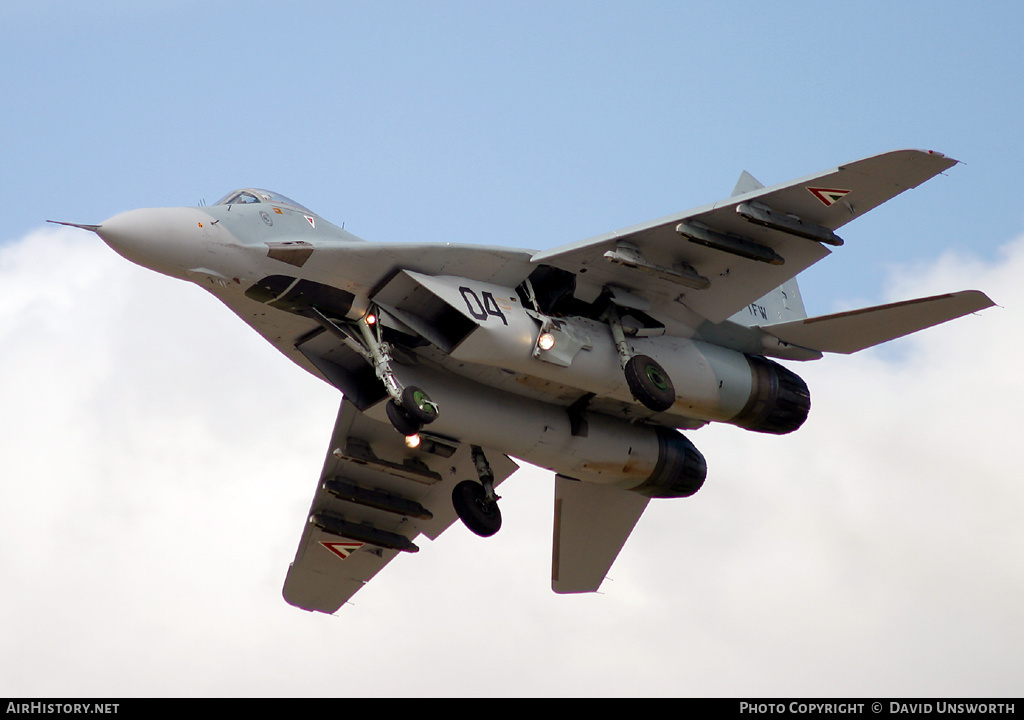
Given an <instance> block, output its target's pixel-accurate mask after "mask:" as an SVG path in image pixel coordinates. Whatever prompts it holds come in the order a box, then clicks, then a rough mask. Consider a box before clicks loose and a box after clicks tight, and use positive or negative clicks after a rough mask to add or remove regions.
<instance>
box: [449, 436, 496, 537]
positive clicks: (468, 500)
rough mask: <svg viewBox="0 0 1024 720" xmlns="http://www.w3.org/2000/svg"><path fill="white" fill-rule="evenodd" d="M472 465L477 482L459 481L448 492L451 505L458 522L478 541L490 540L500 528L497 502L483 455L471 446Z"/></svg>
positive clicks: (482, 452) (491, 477) (488, 467)
mask: <svg viewBox="0 0 1024 720" xmlns="http://www.w3.org/2000/svg"><path fill="white" fill-rule="evenodd" d="M473 464H474V465H475V466H476V472H477V475H478V476H479V477H480V482H476V481H474V480H463V481H462V482H460V483H459V484H458V485H456V486H455V487H454V489H452V505H454V506H455V512H456V513H458V515H459V519H460V520H462V522H463V523H464V524H465V525H466V527H468V528H469V529H470V530H471V531H472V532H474V533H476V534H477V535H479V536H480V537H490V536H491V535H493V534H494V533H496V532H498V530H499V529H500V528H501V510H499V509H498V500H499V499H500V498H499V497H498V496H497V495H495V493H494V473H493V472H492V471H491V466H490V464H489V463H488V462H487V458H486V457H485V456H484V451H483V450H482V449H480V448H479V447H478V446H476V445H474V446H473Z"/></svg>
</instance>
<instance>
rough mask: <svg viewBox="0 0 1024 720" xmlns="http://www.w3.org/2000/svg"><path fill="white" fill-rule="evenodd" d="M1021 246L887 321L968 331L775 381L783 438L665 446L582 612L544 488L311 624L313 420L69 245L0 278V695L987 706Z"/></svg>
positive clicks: (17, 252) (191, 326)
mask: <svg viewBox="0 0 1024 720" xmlns="http://www.w3.org/2000/svg"><path fill="white" fill-rule="evenodd" d="M1022 273H1024V240H1017V241H1015V242H1012V243H1009V244H1007V245H1006V247H1005V255H1004V258H1003V259H1002V261H1001V262H999V263H997V264H992V265H989V264H985V263H982V262H979V261H977V260H973V259H971V258H970V257H960V258H953V257H944V258H941V259H939V260H938V261H936V262H935V263H933V264H930V265H927V266H924V267H920V268H913V269H909V270H906V271H904V272H901V273H899V274H898V275H897V276H895V277H894V280H893V282H892V293H893V298H892V299H896V298H897V297H899V298H905V297H910V296H914V295H927V294H934V293H936V292H945V291H949V290H958V289H963V288H966V287H977V288H979V289H982V290H985V291H987V292H988V293H989V294H990V295H991V296H992V297H993V299H995V300H996V301H997V302H998V303H1000V304H1001V305H1002V306H1003V307H1002V308H994V309H991V310H988V311H986V312H984V313H981V314H979V315H978V316H976V317H969V318H965V319H962V320H960V321H957V322H954V323H950V324H949V325H947V326H944V327H940V328H936V329H932V330H929V331H926V332H925V333H922V334H920V335H919V336H916V337H914V338H910V339H905V340H902V341H899V343H898V345H896V346H895V347H894V348H892V349H891V350H890V349H885V350H882V351H872V352H869V353H864V354H861V355H859V356H855V357H849V358H847V357H831V358H827V359H826V360H825V361H823V362H820V363H814V364H806V365H794V366H793V367H794V369H796V370H797V371H798V372H799V373H800V374H801V375H803V376H804V377H805V378H806V379H807V380H808V383H809V385H810V386H811V390H812V397H813V402H814V407H813V408H812V411H811V417H810V420H809V421H808V423H807V425H806V426H805V427H804V428H802V429H801V430H800V431H799V432H797V433H795V434H794V435H792V436H787V437H781V438H779V437H765V436H760V435H756V434H751V433H746V432H744V431H741V430H738V429H734V428H730V427H722V428H709V429H706V430H701V431H699V432H696V433H693V434H692V435H691V437H692V439H693V440H694V442H695V443H696V444H697V446H698V447H699V448H700V449H701V450H702V452H704V454H705V455H706V457H707V459H708V464H709V468H710V472H709V479H708V482H707V484H706V485H705V487H704V489H703V490H702V491H701V492H700V493H699V494H698V495H697V496H695V497H694V498H692V499H689V500H679V501H661V502H655V503H652V505H651V508H650V509H649V510H648V512H647V514H646V515H645V517H644V518H643V520H642V521H641V523H640V525H639V526H638V528H637V530H636V531H635V533H634V536H633V538H632V539H631V540H630V542H629V543H628V544H627V546H626V548H625V550H624V551H623V553H622V555H621V556H620V559H619V562H618V563H617V564H616V565H615V566H614V567H613V568H612V573H611V579H610V580H609V581H607V582H606V584H605V588H604V593H603V594H601V595H595V596H579V597H573V596H555V595H553V594H552V593H551V592H550V590H549V589H548V572H549V571H548V563H549V557H550V555H549V553H550V550H549V542H550V504H551V482H550V479H549V478H548V477H547V476H545V475H544V474H543V473H540V472H538V471H536V470H531V469H528V470H525V471H523V472H521V473H520V474H519V475H517V476H516V477H514V478H513V479H512V480H510V481H509V482H508V483H507V484H506V485H505V486H504V487H503V492H502V494H503V496H504V500H503V503H504V505H503V515H504V517H505V527H504V528H503V530H502V532H501V533H499V534H498V535H497V536H495V537H494V538H491V539H488V540H481V539H479V538H476V537H475V536H471V535H470V534H469V533H468V532H465V531H464V530H463V529H462V528H461V527H456V528H453V529H452V530H451V531H450V532H448V533H446V534H445V536H443V537H442V538H441V539H439V540H438V541H437V542H434V543H429V542H427V543H424V548H423V551H422V552H421V553H419V554H418V555H417V556H415V557H403V558H400V559H399V560H397V561H396V562H394V563H392V565H391V566H389V567H388V568H387V569H386V570H385V571H384V572H383V573H382V574H381V575H380V576H379V577H378V578H376V579H375V580H374V582H373V583H371V584H370V585H369V586H368V587H367V588H366V589H364V590H363V591H361V592H360V593H359V595H357V596H356V598H355V599H354V600H355V604H354V605H353V606H351V607H347V608H345V609H343V610H342V611H341V612H340V613H339V614H338V616H336V617H333V618H332V617H325V616H321V615H311V614H307V613H304V612H302V611H299V610H296V609H294V608H291V607H290V606H288V605H287V604H285V603H284V601H283V600H282V599H281V598H280V585H281V582H282V580H283V577H284V572H285V569H286V567H287V564H288V562H289V561H290V560H291V557H292V554H293V552H294V546H295V543H296V542H297V539H298V534H299V532H300V529H301V524H302V522H303V520H304V517H305V513H306V509H307V506H308V502H309V498H310V495H311V493H312V490H313V486H314V483H315V478H316V476H317V474H318V472H319V469H320V463H321V462H322V458H323V453H324V450H325V446H326V442H327V439H328V436H329V433H330V427H331V423H332V421H333V418H334V413H335V410H336V404H337V399H338V398H337V395H336V393H335V392H334V391H333V390H331V389H330V388H328V387H326V386H324V385H322V384H321V383H319V382H317V381H316V380H315V379H313V378H311V377H309V376H307V375H306V374H305V373H303V372H302V371H301V370H299V369H297V368H295V367H294V366H292V365H291V364H290V363H288V362H287V361H286V360H285V359H284V358H283V357H281V356H279V355H278V354H277V353H276V352H275V351H274V350H273V349H272V348H271V347H270V346H269V345H268V344H267V343H265V342H264V341H263V340H262V339H260V338H259V337H258V336H256V335H255V334H254V333H252V331H251V330H249V329H248V328H247V327H246V326H245V325H244V324H242V323H241V322H239V321H238V320H237V319H236V318H235V317H234V316H233V315H232V314H231V313H230V312H229V311H227V310H226V309H224V308H221V307H218V306H217V303H216V301H215V300H214V299H213V298H211V297H209V296H207V295H206V294H205V293H203V292H201V291H200V290H198V289H197V288H195V287H192V286H189V285H187V284H185V283H181V282H178V281H174V280H169V279H167V278H164V277H161V276H158V275H155V274H152V273H149V272H147V271H144V270H142V269H139V268H136V267H134V266H132V265H130V264H128V263H126V262H125V261H124V260H122V259H121V258H119V257H117V256H116V255H115V254H114V253H112V252H111V251H110V250H109V249H107V248H106V247H105V246H103V245H102V243H100V242H99V241H98V240H97V239H96V238H94V237H92V236H89V235H88V234H86V233H83V232H79V231H72V230H66V229H52V230H46V231H40V232H38V233H34V234H33V235H31V236H29V237H27V238H24V239H22V240H20V241H17V242H14V243H10V244H7V245H4V246H2V247H0V293H2V298H0V347H2V348H3V351H2V353H0V373H2V375H0V377H3V378H4V380H3V382H2V383H0V452H2V456H3V457H4V459H5V463H4V471H3V480H2V485H0V487H2V491H0V576H2V577H3V578H4V579H5V586H4V590H3V591H2V592H0V613H2V614H3V616H4V617H5V618H7V621H5V623H3V624H2V625H0V648H2V650H0V692H3V693H4V694H7V695H23V696H36V695H66V696H67V695H127V696H130V695H154V694H186V695H248V694H271V695H277V694H323V695H404V694H415V695H418V694H506V695H508V694H512V695H518V694H682V695H707V694H725V695H742V694H746V695H755V696H756V695H780V694H783V695H784V694H792V693H800V694H812V695H814V694H817V695H827V694H854V695H893V696H900V695H915V694H916V695H922V694H932V695H965V694H973V695H998V694H1011V693H1015V692H1018V691H1019V677H1018V672H1017V670H1016V668H1019V667H1020V666H1021V664H1022V661H1024V650H1022V648H1024V621H1022V620H1021V616H1020V612H1019V608H1020V607H1021V606H1022V604H1024V568H1022V562H1021V560H1020V548H1021V547H1024V527H1022V525H1021V523H1020V521H1019V519H1020V517H1021V512H1022V510H1024V491H1022V489H1021V483H1020V479H1019V478H1020V470H1019V469H1018V465H1019V457H1020V451H1019V440H1018V434H1019V430H1020V428H1021V421H1020V419H1019V417H1020V416H1019V413H1020V410H1019V408H1021V407H1022V406H1024V380H1021V378H1020V373H1019V372H1018V370H1017V367H1016V364H1017V358H1019V357H1020V356H1021V351H1022V350H1024V322H1022V319H1024V318H1022V313H1021V310H1020V308H1021V307H1024V290H1022V289H1021V287H1020V284H1019V280H1018V278H1019V277H1020V276H1021V275H1022Z"/></svg>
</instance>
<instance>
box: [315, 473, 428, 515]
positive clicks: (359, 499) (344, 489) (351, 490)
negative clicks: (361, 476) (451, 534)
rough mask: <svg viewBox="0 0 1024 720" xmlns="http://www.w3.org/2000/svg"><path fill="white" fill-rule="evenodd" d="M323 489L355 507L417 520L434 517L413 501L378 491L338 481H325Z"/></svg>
mask: <svg viewBox="0 0 1024 720" xmlns="http://www.w3.org/2000/svg"><path fill="white" fill-rule="evenodd" d="M323 488H324V490H326V491H327V492H329V493H330V494H331V495H333V496H334V497H336V498H338V499H339V500H345V501H347V502H351V503H355V504H356V505H362V506H364V507H370V508H375V509H377V510H383V511H384V512H389V513H393V514H395V515H402V516H405V517H411V518H416V519H418V520H430V519H432V518H433V517H434V515H433V513H431V512H430V511H429V510H427V509H426V508H425V507H423V506H422V505H420V504H419V503H418V502H416V501H415V500H409V499H407V498H404V497H400V496H398V495H392V494H391V493H386V492H381V491H380V490H371V489H369V488H364V487H359V486H358V485H352V484H350V483H346V482H341V481H339V480H325V481H324V483H323Z"/></svg>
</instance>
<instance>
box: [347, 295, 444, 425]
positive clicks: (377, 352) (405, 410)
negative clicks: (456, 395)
mask: <svg viewBox="0 0 1024 720" xmlns="http://www.w3.org/2000/svg"><path fill="white" fill-rule="evenodd" d="M371 318H372V320H371ZM376 318H377V316H376V314H375V313H373V312H371V313H367V315H366V317H365V318H363V319H362V320H360V321H358V322H357V323H356V324H357V325H358V326H359V333H360V335H361V336H362V339H363V344H364V345H365V346H366V349H367V351H368V353H369V355H370V359H371V360H372V361H373V370H374V372H375V373H376V375H377V377H378V378H379V379H380V381H381V382H382V383H384V388H385V389H386V390H387V391H388V395H390V396H391V399H390V400H389V401H388V404H387V407H386V408H385V412H387V416H388V420H390V421H391V424H392V425H393V426H394V428H395V430H397V431H398V432H400V433H402V434H403V435H414V434H416V433H418V432H419V431H420V430H421V429H422V428H423V426H424V425H427V424H429V423H432V422H434V420H436V419H437V413H438V408H437V404H436V403H435V402H433V401H432V400H431V399H430V396H429V395H427V393H426V392H424V391H423V390H422V389H420V388H418V387H416V386H415V385H409V386H407V387H403V386H402V384H401V383H400V382H399V381H398V378H396V377H395V373H394V371H393V370H392V369H391V346H390V345H388V343H386V342H384V341H382V340H381V339H380V337H379V336H378V332H379V331H378V332H375V329H376V328H379V326H380V323H378V322H377V320H376Z"/></svg>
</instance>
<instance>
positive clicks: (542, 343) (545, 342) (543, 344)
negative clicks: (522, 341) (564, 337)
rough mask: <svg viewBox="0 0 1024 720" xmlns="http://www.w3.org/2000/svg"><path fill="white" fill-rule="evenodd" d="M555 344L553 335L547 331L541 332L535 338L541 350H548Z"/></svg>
mask: <svg viewBox="0 0 1024 720" xmlns="http://www.w3.org/2000/svg"><path fill="white" fill-rule="evenodd" d="M554 346H555V336H554V335H552V334H551V333H549V332H545V333H541V334H540V337H539V338H537V347H539V348H540V349H541V350H550V349H551V348H553V347H554Z"/></svg>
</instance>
